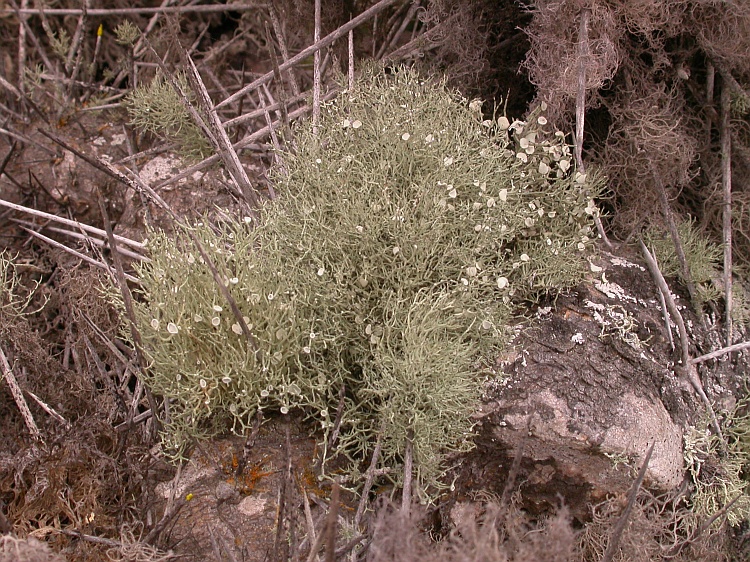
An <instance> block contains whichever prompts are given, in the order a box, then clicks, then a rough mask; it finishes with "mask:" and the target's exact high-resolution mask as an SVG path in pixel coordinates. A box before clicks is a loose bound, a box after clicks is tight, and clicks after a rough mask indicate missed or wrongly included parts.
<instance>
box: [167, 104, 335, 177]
mask: <svg viewBox="0 0 750 562" xmlns="http://www.w3.org/2000/svg"><path fill="white" fill-rule="evenodd" d="M337 94H338V91H337V90H331V91H330V92H328V93H327V94H326V95H325V96H323V100H326V101H327V100H329V99H332V98H334V97H335V96H336V95H337ZM217 107H218V106H217ZM310 109H311V108H310V107H309V106H304V107H301V108H299V109H297V110H295V111H292V112H291V113H290V114H289V119H290V120H293V119H297V118H298V117H301V116H303V115H306V114H307V113H309V111H310ZM282 125H283V123H282V122H281V121H274V122H273V126H272V127H269V126H266V127H263V128H262V129H258V130H257V131H255V132H254V133H252V134H250V135H247V136H246V137H244V138H243V139H242V140H240V141H239V142H236V143H234V144H233V145H232V146H233V147H234V149H235V150H239V149H241V148H245V147H247V146H250V145H252V144H253V143H255V142H256V141H258V140H259V139H262V138H263V137H265V136H266V135H268V134H270V132H271V129H278V128H279V127H280V126H282ZM220 159H221V156H220V155H218V154H214V155H213V156H209V157H208V158H206V159H204V160H201V161H200V162H198V163H197V164H195V165H194V166H190V167H189V168H187V169H185V170H183V171H182V172H180V173H179V174H175V175H174V176H172V177H171V178H168V179H166V180H164V181H162V182H160V183H158V184H156V185H155V186H154V189H161V188H163V187H165V186H167V185H170V184H172V183H175V182H177V181H179V180H181V179H183V178H187V177H190V176H192V175H193V174H194V173H195V172H197V171H200V170H203V169H205V168H208V167H209V166H211V165H212V164H215V163H216V162H218V161H219V160H220Z"/></svg>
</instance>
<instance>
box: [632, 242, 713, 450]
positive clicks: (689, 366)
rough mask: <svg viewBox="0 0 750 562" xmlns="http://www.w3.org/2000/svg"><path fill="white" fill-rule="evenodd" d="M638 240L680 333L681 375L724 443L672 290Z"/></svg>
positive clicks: (654, 261) (647, 251)
mask: <svg viewBox="0 0 750 562" xmlns="http://www.w3.org/2000/svg"><path fill="white" fill-rule="evenodd" d="M638 241H639V243H640V246H641V252H642V253H643V258H644V259H645V260H646V265H647V266H648V269H649V271H650V272H651V276H652V277H653V279H654V283H656V286H657V288H658V289H659V290H660V291H661V292H662V294H663V295H664V300H665V301H666V303H667V309H668V310H669V313H670V314H671V315H672V318H673V320H674V322H675V324H677V330H678V333H679V335H680V350H681V361H680V362H681V363H682V368H681V369H680V371H682V375H683V377H684V378H685V379H686V380H687V382H689V383H690V385H691V386H692V387H693V389H694V390H695V392H696V393H697V394H698V396H699V397H700V398H701V400H702V401H703V404H704V405H705V406H706V410H707V411H708V413H709V415H710V416H711V422H712V424H713V427H714V430H715V431H716V435H718V436H719V438H720V439H721V441H722V443H726V442H725V441H724V436H723V434H722V431H721V427H720V426H719V421H718V419H717V418H716V412H714V408H713V406H712V405H711V401H710V400H709V399H708V396H706V391H705V390H704V389H703V383H702V382H701V380H700V378H699V377H698V371H697V370H696V368H695V365H694V364H693V363H692V361H691V360H690V345H689V340H688V333H687V328H686V327H685V320H684V319H683V318H682V314H680V311H679V309H678V308H677V304H676V303H675V302H674V297H673V296H672V292H671V291H670V290H669V285H667V281H666V280H665V279H664V275H662V273H661V270H660V269H659V266H658V265H657V264H656V260H655V259H654V257H653V256H652V255H651V252H649V250H648V248H647V247H646V244H644V243H643V239H642V238H639V240H638Z"/></svg>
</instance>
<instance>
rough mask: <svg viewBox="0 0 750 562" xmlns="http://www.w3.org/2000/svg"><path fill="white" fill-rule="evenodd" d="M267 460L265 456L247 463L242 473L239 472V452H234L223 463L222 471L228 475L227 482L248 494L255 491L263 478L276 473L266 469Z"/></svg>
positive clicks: (240, 491) (245, 494)
mask: <svg viewBox="0 0 750 562" xmlns="http://www.w3.org/2000/svg"><path fill="white" fill-rule="evenodd" d="M265 462H266V458H265V456H264V457H263V458H262V459H260V460H259V461H257V462H255V463H253V464H250V465H247V466H246V467H245V468H244V469H243V470H242V472H241V473H240V474H237V469H238V467H239V465H240V461H239V458H238V457H237V454H236V453H234V452H233V453H232V454H231V457H229V458H228V459H226V460H225V461H224V462H222V463H221V471H222V472H223V473H224V474H225V475H226V476H227V479H226V483H227V484H230V485H232V486H234V488H235V489H236V490H237V491H238V492H239V493H240V494H242V495H244V496H247V495H249V494H251V493H253V492H254V491H255V488H256V485H257V484H258V482H259V481H260V479H261V478H263V477H264V476H270V475H271V474H273V473H274V471H273V470H265Z"/></svg>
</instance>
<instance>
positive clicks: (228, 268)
mask: <svg viewBox="0 0 750 562" xmlns="http://www.w3.org/2000/svg"><path fill="white" fill-rule="evenodd" d="M319 127H320V129H319V131H320V133H319V136H318V137H316V136H315V134H314V133H313V131H312V129H311V127H310V125H309V124H303V125H301V126H300V127H298V128H297V130H296V131H295V139H294V145H295V150H294V151H289V152H283V153H282V154H280V155H279V157H280V161H281V162H282V163H283V164H282V165H280V166H278V167H277V168H276V170H275V171H274V173H273V177H274V179H275V189H276V191H277V192H278V193H280V194H281V195H280V197H279V199H278V200H277V201H274V202H269V203H268V204H266V205H265V206H264V208H263V209H262V221H261V224H260V225H258V226H255V225H252V224H250V223H252V221H251V220H250V219H247V220H245V221H243V220H236V221H228V222H225V223H223V224H213V225H209V224H206V223H198V224H195V225H194V226H193V227H191V228H192V229H193V233H194V235H195V236H196V237H197V238H198V239H199V240H200V241H201V243H202V245H203V247H204V248H205V249H206V250H208V252H209V253H210V254H211V257H212V259H213V260H215V264H216V267H217V269H218V270H219V273H220V276H221V277H222V278H223V280H224V283H225V284H226V286H227V288H228V289H229V291H230V292H231V294H232V296H233V298H234V299H235V300H236V302H237V303H238V306H239V308H240V310H241V314H242V315H243V316H244V320H245V323H246V324H247V326H248V327H249V328H250V330H251V332H252V336H253V337H252V339H250V340H249V341H248V340H247V339H246V338H243V337H242V336H243V333H242V328H241V326H240V325H239V324H238V321H237V319H236V318H235V317H234V316H233V315H231V314H229V313H228V311H227V305H226V303H225V302H223V299H222V296H221V293H220V291H219V290H218V288H217V286H216V284H215V283H214V277H212V274H211V273H210V271H209V268H208V267H207V265H206V264H205V263H203V261H204V260H203V258H202V256H201V255H200V253H199V252H198V251H197V249H196V247H195V246H194V243H193V242H192V241H191V240H190V238H189V237H188V236H186V235H185V234H184V233H181V232H177V233H176V236H173V235H166V234H164V233H159V232H153V233H151V235H150V242H149V247H150V252H151V258H152V261H151V262H150V263H148V264H144V265H142V266H141V268H140V271H139V277H140V279H141V286H142V297H143V298H142V299H141V301H140V304H138V305H137V312H136V313H137V317H138V328H139V330H140V332H141V335H142V339H143V343H144V348H145V349H144V351H145V352H146V354H147V356H148V359H149V362H150V364H151V368H150V369H149V371H148V374H147V379H146V382H147V383H148V385H149V386H150V387H151V388H152V390H153V391H154V392H155V393H157V394H159V395H162V396H164V397H165V398H167V399H169V400H170V408H169V415H170V418H169V423H168V425H167V433H166V434H165V440H164V447H165V450H166V451H167V452H169V453H170V454H173V455H177V456H179V455H181V454H182V453H183V451H184V449H185V447H186V446H187V445H188V444H189V443H190V442H191V441H192V440H193V439H195V438H199V437H204V436H208V435H211V434H214V433H216V432H217V431H221V430H222V429H223V428H225V427H226V423H227V422H228V423H229V426H231V428H232V429H233V431H235V432H237V433H243V432H245V431H246V430H248V424H249V423H251V421H252V419H253V416H254V414H255V412H256V411H257V410H258V409H260V410H267V411H278V412H281V413H282V414H286V413H288V412H289V411H290V410H292V409H295V408H299V409H302V410H303V411H304V412H305V413H306V414H307V415H308V416H309V417H310V418H311V419H312V420H315V422H316V424H317V425H318V427H320V428H321V429H322V430H323V432H324V434H325V436H326V439H325V440H324V443H326V442H328V439H327V437H328V436H329V434H330V433H331V432H332V431H333V430H334V427H336V426H337V425H338V423H337V421H340V430H339V433H338V443H337V446H338V449H337V453H342V454H344V455H345V456H346V457H347V458H348V459H349V460H350V464H349V477H350V478H351V479H352V480H353V481H355V482H356V481H357V479H358V466H359V464H360V463H361V461H362V460H363V459H366V458H368V457H369V455H370V454H371V453H372V450H373V447H374V444H375V441H376V439H375V437H376V436H377V435H378V434H379V433H380V428H381V426H383V421H384V420H385V424H384V427H385V431H384V432H382V453H381V463H380V465H381V468H384V469H385V471H386V473H388V472H389V471H390V474H391V477H392V479H393V480H394V481H396V482H397V483H398V482H399V479H400V476H399V471H398V470H394V469H396V468H397V467H399V466H400V463H401V459H403V455H404V451H405V447H406V445H407V440H408V439H409V438H408V437H407V436H408V435H411V434H413V443H412V444H413V449H414V459H415V474H416V477H417V478H416V480H417V481H418V482H419V486H418V491H419V493H420V495H421V496H422V498H423V499H426V498H428V497H429V496H430V495H431V494H432V493H433V492H434V491H435V490H436V489H437V487H438V486H439V481H440V476H441V474H442V472H443V466H442V462H441V461H442V459H443V455H444V454H445V453H447V452H456V451H464V450H467V449H468V448H469V447H470V446H471V443H470V434H471V422H470V420H469V416H470V415H471V413H472V411H473V409H474V408H475V406H476V403H477V400H478V398H479V395H478V393H479V388H480V385H478V384H477V376H478V367H480V366H481V364H482V361H483V358H484V357H486V356H487V355H488V353H489V352H490V351H491V350H492V349H495V348H498V347H500V346H502V345H503V343H504V341H505V339H506V335H507V334H506V323H507V320H508V318H509V316H510V311H511V308H512V306H513V303H514V302H517V301H518V300H524V299H533V298H535V297H536V296H538V295H539V294H541V293H545V292H548V291H554V290H558V289H560V288H562V287H565V286H569V285H571V284H573V283H576V282H577V281H579V280H580V279H581V277H582V275H583V273H584V270H585V269H584V267H583V266H584V265H585V263H586V262H585V259H584V257H585V255H586V252H587V251H588V249H589V248H590V247H591V245H592V243H593V239H594V237H595V234H594V233H593V232H592V221H591V219H592V215H593V213H595V212H596V210H595V207H594V206H593V203H592V202H591V198H592V197H593V196H594V195H595V194H596V192H597V191H598V190H599V188H600V182H599V180H598V179H596V178H592V177H591V176H589V177H586V176H584V175H583V174H580V173H577V172H576V171H575V170H574V169H573V167H572V164H571V157H570V149H569V147H568V146H567V145H566V144H565V142H564V136H563V135H562V134H561V133H555V132H554V131H553V130H550V128H549V127H547V126H546V118H545V117H544V116H543V115H541V114H539V113H536V114H534V115H532V116H531V117H530V118H529V120H528V121H527V122H520V121H516V122H514V123H512V124H511V123H509V122H508V120H507V119H506V118H505V117H504V116H501V117H499V118H497V119H490V120H486V119H484V118H483V115H482V112H481V103H480V102H478V101H476V102H472V103H468V101H467V100H464V99H461V98H460V97H458V96H457V95H456V94H454V93H452V92H450V91H449V90H447V89H446V87H445V85H444V84H443V83H440V82H434V81H430V80H425V79H423V78H422V77H420V76H419V75H418V74H417V73H416V72H415V71H413V70H409V69H405V68H400V69H395V70H393V71H392V72H390V73H389V74H387V73H383V71H382V68H379V67H373V68H369V69H365V70H364V71H363V75H362V77H361V78H360V80H359V83H358V84H357V85H356V87H355V88H354V89H353V90H352V91H346V92H343V93H342V94H341V95H340V96H339V98H338V100H336V101H335V102H333V103H330V104H328V105H326V106H324V108H323V111H322V115H321V121H320V124H319ZM113 298H115V299H116V298H117V297H113ZM342 389H343V394H341V392H342ZM339 396H343V397H344V398H343V402H342V406H341V410H340V411H341V415H340V416H339V420H336V419H335V418H336V414H335V413H336V411H337V409H338V408H339V406H338V404H339V400H340V398H339ZM323 455H324V460H325V458H328V457H331V456H334V452H332V451H327V450H325V448H324V453H323ZM324 466H325V465H324Z"/></svg>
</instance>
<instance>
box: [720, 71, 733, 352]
mask: <svg viewBox="0 0 750 562" xmlns="http://www.w3.org/2000/svg"><path fill="white" fill-rule="evenodd" d="M723 76H725V78H724V87H723V88H722V89H721V125H720V129H721V187H722V195H723V201H722V206H723V212H722V241H723V242H724V302H725V303H726V320H725V321H726V325H727V345H732V139H731V135H730V126H729V112H730V102H731V100H730V97H729V88H728V87H727V86H728V84H727V82H728V81H727V79H726V74H724V75H723Z"/></svg>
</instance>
